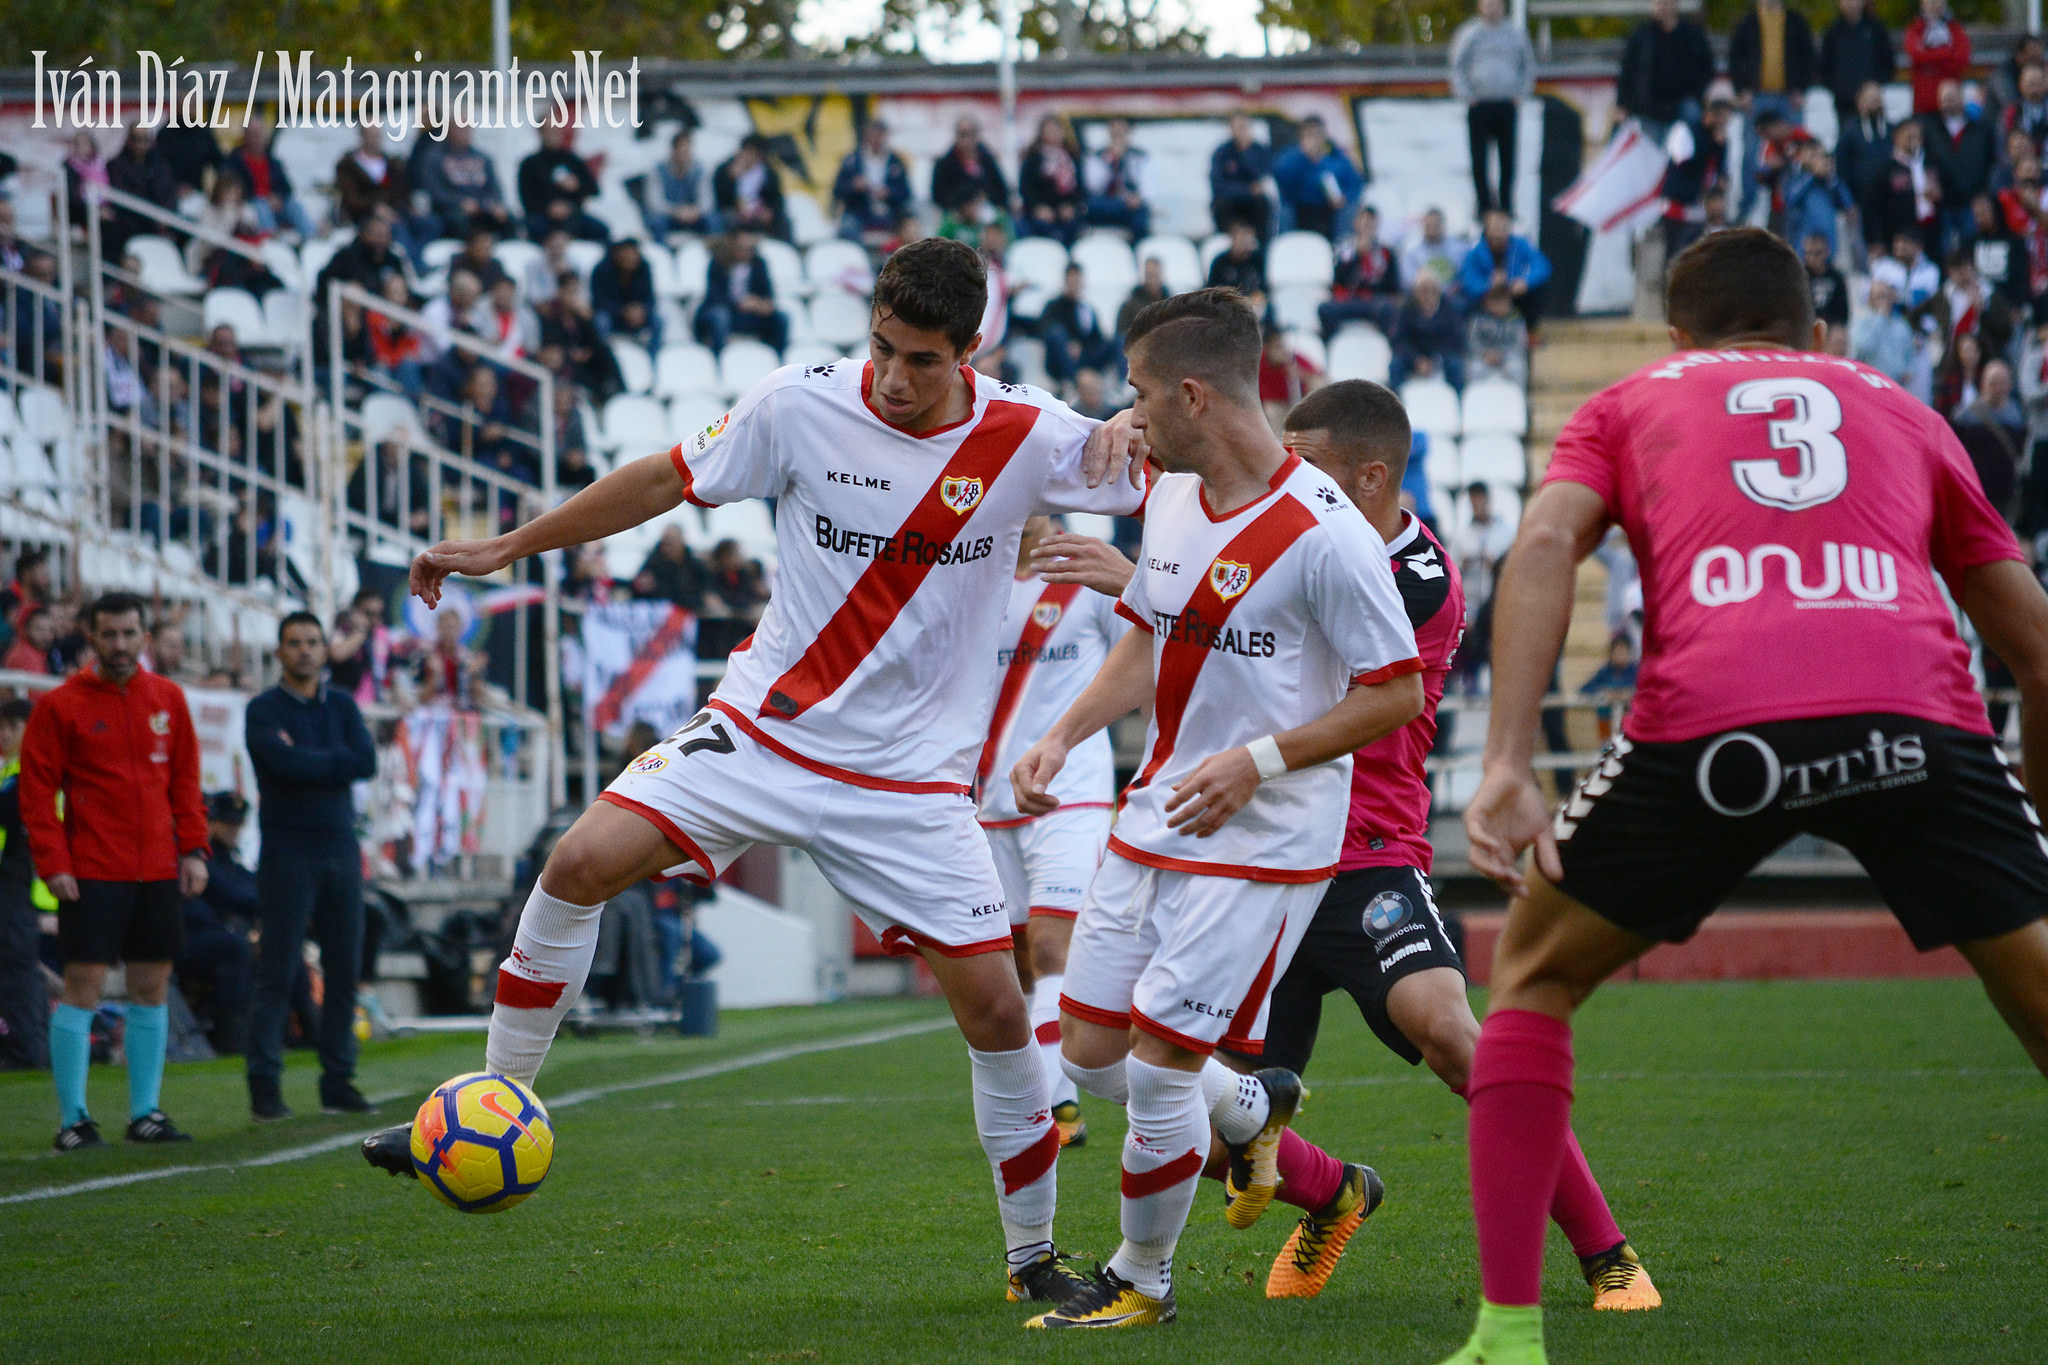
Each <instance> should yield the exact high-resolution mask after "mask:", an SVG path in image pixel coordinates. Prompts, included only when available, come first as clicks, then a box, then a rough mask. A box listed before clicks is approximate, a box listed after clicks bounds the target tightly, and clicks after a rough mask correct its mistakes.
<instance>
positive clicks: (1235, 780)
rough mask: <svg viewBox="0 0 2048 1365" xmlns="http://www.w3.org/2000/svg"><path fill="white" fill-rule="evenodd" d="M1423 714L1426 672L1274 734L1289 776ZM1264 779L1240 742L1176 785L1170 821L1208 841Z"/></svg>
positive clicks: (1377, 686)
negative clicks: (1423, 681) (1423, 675)
mask: <svg viewBox="0 0 2048 1365" xmlns="http://www.w3.org/2000/svg"><path fill="white" fill-rule="evenodd" d="M1421 714H1422V674H1421V673H1420V672H1415V673H1403V674H1402V675H1400V676H1399V677H1396V678H1389V679H1387V680H1386V681H1385V682H1378V683H1374V684H1372V685H1371V686H1370V687H1354V688H1352V689H1351V690H1350V691H1349V692H1347V693H1345V694H1344V699H1343V700H1342V701H1340V702H1338V703H1337V704H1336V705H1335V706H1333V707H1331V708H1330V709H1329V710H1328V711H1326V712H1324V713H1323V714H1322V715H1321V716H1320V717H1318V718H1317V719H1315V720H1312V721H1310V722H1309V723H1308V724H1306V725H1297V726H1295V727H1294V728H1293V729H1292V730H1283V731H1281V732H1280V733H1279V734H1277V735H1274V736H1273V741H1274V743H1275V744H1276V745H1278V746H1279V750H1280V758H1281V760H1282V761H1283V762H1284V763H1285V764H1286V765H1287V771H1288V772H1298V771H1300V770H1301V769H1303V768H1313V767H1315V766H1316V765H1317V764H1319V763H1328V762H1329V761H1330V760H1331V759H1335V758H1342V757H1343V756H1344V755H1346V754H1350V753H1356V752H1358V751H1359V750H1360V749H1363V748H1364V747H1365V746H1366V745H1368V744H1370V743H1372V742H1373V741H1374V740H1376V739H1379V738H1381V737H1382V736H1385V735H1390V734H1392V733H1394V731H1396V730H1398V729H1400V728H1401V727H1402V726H1404V725H1406V724H1407V723H1408V722H1409V721H1411V720H1414V719H1415V718H1416V717H1417V716H1419V715H1421ZM1263 780H1264V779H1263V778H1261V777H1260V775H1259V765H1258V760H1257V759H1255V758H1253V757H1252V752H1251V750H1250V749H1248V748H1246V747H1245V746H1244V745H1242V744H1240V745H1238V746H1237V747H1236V748H1235V749H1225V750H1224V751H1223V752H1222V753H1220V754H1211V755H1209V757H1207V758H1205V759H1203V760H1202V761H1201V762H1200V763H1198V764H1196V765H1195V770H1194V771H1193V772H1191V773H1189V774H1188V775H1187V776H1186V777H1183V778H1182V779H1181V780H1180V781H1178V782H1176V783H1174V784H1173V795H1172V796H1171V797H1170V798H1168V800H1167V802H1166V815H1167V820H1166V823H1167V825H1168V827H1170V828H1172V829H1174V830H1176V831H1178V832H1179V833H1181V834H1192V835H1194V836H1195V837H1196V838H1198V839H1206V838H1208V837H1209V836H1210V835H1212V834H1214V833H1215V832H1216V831H1217V830H1219V829H1221V828H1223V826H1224V824H1225V822H1226V821H1228V820H1229V819H1230V817H1231V816H1233V815H1235V814H1237V813H1238V812H1239V811H1240V810H1243V809H1244V806H1245V803H1246V802H1247V801H1250V800H1251V799H1252V795H1253V793H1255V792H1257V791H1258V789H1259V783H1260V782H1261V781H1263Z"/></svg>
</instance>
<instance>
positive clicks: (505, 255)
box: [491, 237, 590, 289]
mask: <svg viewBox="0 0 2048 1365" xmlns="http://www.w3.org/2000/svg"><path fill="white" fill-rule="evenodd" d="M546 255H547V253H546V252H544V251H542V250H541V249H540V248H539V247H538V246H535V245H534V244H533V243H532V242H522V241H520V240H519V239H518V238H516V237H515V238H507V239H506V240H505V241H502V242H500V243H498V244H497V245H496V246H494V247H492V248H491V258H492V259H493V260H495V261H497V263H498V264H499V265H501V266H503V267H504V268H505V273H506V274H507V275H510V276H511V277H512V278H513V279H514V280H516V281H517V282H518V284H519V287H520V288H522V289H524V288H525V287H526V277H527V276H528V275H529V274H531V273H532V271H533V266H534V263H535V262H536V261H539V260H541V259H543V258H544V257H545V256H546ZM571 259H572V260H573V259H574V257H573V256H572V257H571ZM583 281H584V283H585V284H588V283H589V282H590V272H589V271H588V270H586V271H584V272H583Z"/></svg>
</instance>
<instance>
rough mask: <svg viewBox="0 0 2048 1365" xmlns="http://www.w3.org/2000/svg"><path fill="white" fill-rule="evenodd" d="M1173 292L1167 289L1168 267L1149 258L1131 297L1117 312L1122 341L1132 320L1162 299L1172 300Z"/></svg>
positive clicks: (1132, 287)
mask: <svg viewBox="0 0 2048 1365" xmlns="http://www.w3.org/2000/svg"><path fill="white" fill-rule="evenodd" d="M1172 296H1173V291H1172V290H1171V289H1168V288H1167V287H1166V267H1165V266H1164V265H1162V264H1161V263H1160V260H1159V258H1158V257H1157V256H1147V257H1146V258H1145V260H1144V262H1143V263H1142V264H1141V265H1140V266H1139V268H1138V282H1137V283H1136V284H1135V285H1133V286H1131V292H1130V296H1129V297H1128V298H1126V299H1125V300H1124V302H1123V307H1121V308H1119V309H1117V310H1116V334H1117V339H1118V340H1119V341H1121V340H1122V339H1123V337H1124V335H1125V334H1126V333H1128V332H1129V331H1130V330H1131V319H1132V318H1135V317H1136V316H1138V314H1139V313H1141V312H1143V311H1144V310H1145V309H1147V308H1150V307H1151V306H1152V305H1153V304H1155V303H1157V302H1159V301H1160V300H1161V299H1166V298H1171V297H1172Z"/></svg>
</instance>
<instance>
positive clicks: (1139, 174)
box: [1081, 118, 1153, 242]
mask: <svg viewBox="0 0 2048 1365" xmlns="http://www.w3.org/2000/svg"><path fill="white" fill-rule="evenodd" d="M1081 182H1082V188H1083V189H1084V190H1086V191H1087V194H1088V224H1089V226H1090V227H1107V228H1122V229H1123V230H1124V231H1125V232H1127V233H1129V234H1130V235H1131V240H1132V241H1134V242H1136V241H1142V240H1143V239H1144V238H1146V237H1149V236H1151V235H1152V196H1153V185H1152V158H1151V157H1149V156H1147V155H1146V154H1145V152H1144V151H1143V150H1142V149H1140V148H1137V147H1133V146H1132V145H1131V121H1130V120H1129V119H1121V118H1115V119H1111V120H1110V121H1109V143H1108V145H1107V146H1105V147H1104V148H1103V149H1102V150H1101V151H1099V152H1093V153H1091V154H1090V155H1089V157H1088V159H1087V160H1086V161H1085V162H1083V163H1082V166H1081Z"/></svg>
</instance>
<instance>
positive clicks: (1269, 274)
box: [1266, 232, 1336, 290]
mask: <svg viewBox="0 0 2048 1365" xmlns="http://www.w3.org/2000/svg"><path fill="white" fill-rule="evenodd" d="M1335 278H1336V262H1335V260H1334V259H1333V258H1332V256H1331V252H1330V239H1329V238H1327V237H1325V236H1323V235H1322V234H1321V233H1320V232H1283V233H1281V234H1280V235H1279V236H1278V237H1275V238H1274V239H1273V240H1272V242H1271V243H1270V244H1268V246H1267V247H1266V284H1267V285H1268V287H1270V288H1272V289H1276V290H1278V289H1284V288H1286V287H1287V286H1288V285H1292V284H1313V285H1320V286H1322V287H1323V288H1325V289H1327V288H1329V286H1330V281H1331V280H1333V279H1335Z"/></svg>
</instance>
